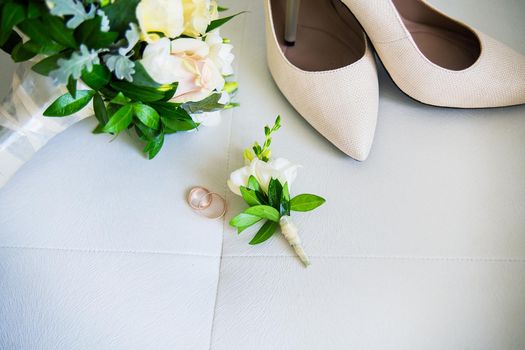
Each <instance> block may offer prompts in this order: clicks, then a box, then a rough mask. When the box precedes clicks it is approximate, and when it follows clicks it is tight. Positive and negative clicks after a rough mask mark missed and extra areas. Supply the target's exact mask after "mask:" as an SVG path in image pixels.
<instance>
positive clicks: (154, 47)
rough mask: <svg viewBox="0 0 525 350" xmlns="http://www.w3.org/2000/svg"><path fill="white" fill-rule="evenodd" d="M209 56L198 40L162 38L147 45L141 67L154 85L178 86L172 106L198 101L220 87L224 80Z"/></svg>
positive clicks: (203, 45)
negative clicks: (175, 83) (174, 103)
mask: <svg viewBox="0 0 525 350" xmlns="http://www.w3.org/2000/svg"><path fill="white" fill-rule="evenodd" d="M209 53H210V50H209V47H208V45H207V44H206V43H205V42H203V41H202V40H198V39H190V38H181V39H176V40H173V41H171V42H170V40H169V39H167V38H162V39H160V40H158V41H157V42H155V43H150V44H148V46H147V47H146V49H145V50H144V54H143V58H142V60H141V63H142V65H143V66H144V68H145V69H146V71H147V72H148V73H149V75H150V76H151V77H152V78H153V79H154V80H155V81H157V82H158V83H160V84H171V83H173V82H178V83H179V85H178V87H177V92H176V95H175V96H174V97H173V99H172V100H173V101H174V102H178V103H184V102H188V101H200V100H202V99H204V98H206V97H208V96H209V95H210V94H211V93H212V92H213V91H215V90H216V91H221V90H222V88H223V87H224V78H223V77H222V75H221V73H220V71H219V70H218V68H217V67H216V66H215V64H214V63H213V61H212V60H211V59H210V58H209V57H208V55H209Z"/></svg>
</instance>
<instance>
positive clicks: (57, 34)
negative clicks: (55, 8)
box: [42, 15, 78, 49]
mask: <svg viewBox="0 0 525 350" xmlns="http://www.w3.org/2000/svg"><path fill="white" fill-rule="evenodd" d="M42 20H43V24H44V26H45V27H46V29H47V31H48V34H49V35H50V37H51V38H52V39H53V40H54V41H56V42H57V43H59V44H61V45H63V46H66V47H70V48H73V49H75V48H78V44H77V42H76V40H75V37H74V36H73V30H71V29H69V28H67V27H66V25H65V24H64V22H63V21H62V20H60V19H59V18H58V17H56V16H51V15H45V16H44V17H43V18H42Z"/></svg>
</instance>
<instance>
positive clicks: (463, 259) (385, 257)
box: [222, 255, 525, 263]
mask: <svg viewBox="0 0 525 350" xmlns="http://www.w3.org/2000/svg"><path fill="white" fill-rule="evenodd" d="M309 257H310V258H313V259H340V260H401V261H402V260H405V261H441V262H484V263H525V258H489V257H453V256H451V257H446V256H402V255H392V256H389V255H326V256H323V255H309ZM222 258H291V259H297V257H296V256H291V255H225V256H223V257H222Z"/></svg>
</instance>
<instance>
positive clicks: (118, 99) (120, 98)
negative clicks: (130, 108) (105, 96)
mask: <svg viewBox="0 0 525 350" xmlns="http://www.w3.org/2000/svg"><path fill="white" fill-rule="evenodd" d="M130 101H131V100H130V99H129V98H127V97H126V96H124V94H123V93H122V92H119V93H118V94H117V96H115V97H113V98H112V99H111V101H110V102H111V103H114V104H117V105H121V106H125V105H127V104H129V102H130Z"/></svg>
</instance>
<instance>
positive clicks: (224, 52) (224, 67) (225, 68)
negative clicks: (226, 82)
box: [206, 29, 235, 75]
mask: <svg viewBox="0 0 525 350" xmlns="http://www.w3.org/2000/svg"><path fill="white" fill-rule="evenodd" d="M206 44H208V46H209V47H210V58H211V60H212V61H213V62H214V63H215V65H216V66H217V68H219V70H220V71H221V74H222V75H230V74H233V67H232V62H233V59H234V58H235V56H234V55H233V54H232V52H231V51H232V49H233V45H230V44H224V42H223V39H222V37H221V35H220V33H219V29H216V30H213V31H211V32H209V33H208V34H207V35H206Z"/></svg>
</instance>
